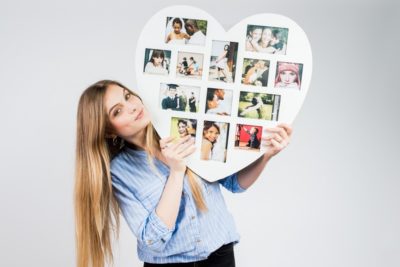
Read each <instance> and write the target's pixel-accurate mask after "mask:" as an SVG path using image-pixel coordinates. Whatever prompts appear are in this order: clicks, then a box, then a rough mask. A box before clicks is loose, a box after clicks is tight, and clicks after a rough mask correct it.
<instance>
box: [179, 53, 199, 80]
mask: <svg viewBox="0 0 400 267" xmlns="http://www.w3.org/2000/svg"><path fill="white" fill-rule="evenodd" d="M202 75H203V55H202V54H197V53H187V52H178V63H177V65H176V76H177V77H188V78H194V79H201V76H202Z"/></svg>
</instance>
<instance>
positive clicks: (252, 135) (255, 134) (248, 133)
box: [235, 124, 262, 151]
mask: <svg viewBox="0 0 400 267" xmlns="http://www.w3.org/2000/svg"><path fill="white" fill-rule="evenodd" d="M261 134H262V126H255V125H247V124H238V125H236V133H235V148H240V149H246V150H255V151H260V145H261Z"/></svg>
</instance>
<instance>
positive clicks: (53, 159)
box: [0, 0, 400, 267]
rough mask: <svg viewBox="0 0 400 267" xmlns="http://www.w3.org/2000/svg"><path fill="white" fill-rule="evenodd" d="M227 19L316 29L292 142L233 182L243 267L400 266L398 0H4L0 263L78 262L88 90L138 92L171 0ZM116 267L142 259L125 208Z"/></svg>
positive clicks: (230, 200) (0, 13)
mask: <svg viewBox="0 0 400 267" xmlns="http://www.w3.org/2000/svg"><path fill="white" fill-rule="evenodd" d="M174 4H187V5H193V6H196V7H199V8H202V9H204V10H205V11H206V12H208V13H209V14H211V15H212V16H214V17H215V18H216V19H217V20H219V21H220V23H221V24H222V25H223V26H224V27H225V28H226V29H229V28H230V27H231V26H233V25H234V24H235V23H237V22H239V21H240V20H241V19H243V18H245V17H247V16H249V15H253V14H256V13H278V14H282V15H285V16H287V17H289V18H291V19H293V20H294V21H296V22H297V23H298V24H299V25H300V26H301V27H302V28H303V29H304V31H305V32H306V33H307V35H308V38H309V40H310V43H311V47H312V52H313V76H312V82H311V87H310V89H309V92H308V95H307V97H306V99H305V102H304V105H303V108H302V109H301V111H300V112H299V114H298V116H297V119H296V120H295V122H294V124H293V127H294V134H293V139H292V143H291V144H290V146H289V147H288V148H287V149H286V150H284V151H283V152H282V153H281V154H279V155H278V156H277V157H276V158H274V159H273V160H272V161H271V162H270V163H269V165H268V166H267V168H266V169H265V171H264V172H263V173H262V175H261V176H262V177H261V178H260V179H259V180H258V181H257V183H256V184H255V185H254V186H253V187H252V188H250V189H249V190H248V191H247V192H246V193H244V194H236V195H232V194H230V193H225V196H226V201H227V204H228V207H229V209H230V211H231V212H232V213H233V215H234V217H235V221H236V225H237V228H238V231H239V232H240V234H241V241H240V243H239V244H238V245H237V246H236V247H235V252H236V258H237V266H239V267H243V266H245V267H246V266H281V267H292V266H297V267H302V266H304V267H306V266H307V267H310V266H324V267H331V266H332V267H336V266H341V267H354V266H363V267H373V266H376V267H378V266H385V267H395V266H400V227H399V225H400V212H399V211H400V180H399V177H400V172H399V163H400V155H399V149H400V142H399V138H398V131H399V130H400V125H399V118H398V116H399V115H400V108H399V104H398V100H399V98H400V92H399V89H400V86H399V84H400V82H399V78H400V75H399V61H400V56H399V50H398V45H399V43H400V42H399V41H400V37H399V36H400V34H399V33H400V32H399V26H400V4H399V2H398V1H396V0H393V1H390V0H381V1H378V0H376V1H361V0H354V1H345V0H337V1H329V2H328V1H327V2H323V1H318V0H304V1H295V0H293V1H288V0H282V1H270V0H253V1H205V0H204V1H192V0H187V1H161V0H160V1H150V0H149V1H140V2H139V1H133V0H130V1H128V0H126V1H50V0H47V1H44V0H39V1H18V0H2V1H1V2H0V40H1V42H0V81H1V88H0V92H1V96H0V112H1V116H2V123H1V131H0V138H1V142H0V168H1V169H0V173H1V175H0V177H1V178H0V212H1V220H0V255H1V256H0V265H1V266H7V267H8V266H10V267H13V266H49V267H50V266H58V267H62V266H66V267H67V266H68V267H69V266H74V265H75V248H74V219H73V198H72V197H73V174H74V150H75V129H76V125H75V124H76V109H77V103H78V99H79V96H80V94H81V93H82V91H83V90H84V89H85V88H86V87H87V86H88V85H90V84H92V83H94V82H95V81H97V80H100V79H116V80H118V81H121V82H122V83H123V84H126V85H127V86H128V87H130V88H132V89H135V87H136V81H135V75H134V73H135V71H134V53H135V49H136V41H137V37H138V35H139V33H140V31H141V29H142V27H143V26H144V24H145V23H146V21H147V20H148V19H150V17H151V16H152V15H153V14H154V13H155V12H157V11H158V10H160V9H161V8H164V7H166V6H169V5H174ZM121 222H122V225H121V226H122V227H121V233H120V240H119V242H118V243H117V244H116V246H115V250H114V252H115V266H140V265H141V263H140V262H139V260H138V259H137V254H136V240H135V237H134V236H133V234H132V233H131V232H130V230H129V229H128V227H127V225H126V223H125V221H124V219H122V220H121Z"/></svg>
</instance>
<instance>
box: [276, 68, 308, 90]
mask: <svg viewBox="0 0 400 267" xmlns="http://www.w3.org/2000/svg"><path fill="white" fill-rule="evenodd" d="M302 74H303V64H299V63H289V62H279V61H278V63H277V66H276V76H275V87H276V88H293V89H298V90H300V86H301V75H302Z"/></svg>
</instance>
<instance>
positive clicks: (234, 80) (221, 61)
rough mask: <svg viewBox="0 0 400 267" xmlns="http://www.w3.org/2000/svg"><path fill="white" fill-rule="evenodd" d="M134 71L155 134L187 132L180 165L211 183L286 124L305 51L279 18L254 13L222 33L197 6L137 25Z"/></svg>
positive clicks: (300, 88)
mask: <svg viewBox="0 0 400 267" xmlns="http://www.w3.org/2000/svg"><path fill="white" fill-rule="evenodd" d="M135 68H136V77H137V82H138V89H137V92H138V93H139V95H140V96H141V97H142V99H143V102H144V104H145V106H146V107H147V109H148V110H149V111H150V113H151V114H152V122H153V124H154V127H155V128H156V130H157V132H158V133H159V135H160V136H161V137H167V136H171V135H172V136H176V137H183V136H186V135H192V136H193V137H194V138H195V144H196V146H197V149H196V151H195V152H194V153H193V154H192V155H190V156H189V157H187V165H188V167H189V168H190V169H192V170H193V171H194V172H195V173H196V174H198V175H199V176H200V177H202V178H204V179H206V180H208V181H210V182H212V181H216V180H219V179H221V178H224V177H226V176H228V175H230V174H232V173H235V172H237V171H239V170H241V169H243V168H244V167H246V166H247V165H249V164H251V163H252V162H254V161H255V160H257V159H258V158H259V157H260V156H261V155H262V154H263V153H264V152H265V148H264V146H262V144H261V138H262V135H263V134H265V131H264V128H265V127H274V126H276V124H277V123H278V122H285V123H292V122H293V120H294V119H295V117H296V115H297V113H298V112H299V110H300V108H301V106H302V104H303V101H304V98H305V96H306V94H307V91H308V88H309V85H310V81H311V72H312V54H311V47H310V43H309V41H308V39H307V36H306V34H305V32H304V31H303V30H302V29H301V28H300V27H299V26H298V25H297V24H296V23H295V22H294V21H292V20H291V19H289V18H287V17H284V16H282V15H277V14H257V15H253V16H250V17H248V18H246V19H243V20H242V21H240V22H239V23H237V24H236V25H235V26H233V27H232V28H231V29H230V30H229V31H226V30H225V29H224V28H223V27H222V26H221V25H220V24H219V22H218V21H217V20H216V19H214V18H213V17H212V16H211V15H209V14H208V13H207V12H205V11H203V10H201V9H198V8H195V7H191V6H171V7H168V8H165V9H162V10H161V11H159V12H157V13H156V14H155V15H154V16H153V17H152V18H150V20H149V21H148V22H147V23H146V25H145V26H144V28H143V30H142V32H141V34H140V37H139V39H138V43H137V49H136V58H135Z"/></svg>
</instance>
